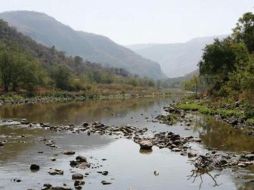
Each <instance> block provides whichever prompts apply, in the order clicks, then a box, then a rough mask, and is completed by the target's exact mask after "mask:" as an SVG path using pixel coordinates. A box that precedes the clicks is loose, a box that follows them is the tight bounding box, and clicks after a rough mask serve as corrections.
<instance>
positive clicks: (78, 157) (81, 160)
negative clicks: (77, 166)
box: [76, 156, 87, 162]
mask: <svg viewBox="0 0 254 190" xmlns="http://www.w3.org/2000/svg"><path fill="white" fill-rule="evenodd" d="M76 161H77V162H87V158H86V157H84V156H77V157H76Z"/></svg>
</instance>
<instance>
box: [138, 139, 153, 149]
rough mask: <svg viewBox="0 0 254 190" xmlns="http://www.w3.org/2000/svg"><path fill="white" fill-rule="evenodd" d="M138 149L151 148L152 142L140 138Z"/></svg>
mask: <svg viewBox="0 0 254 190" xmlns="http://www.w3.org/2000/svg"><path fill="white" fill-rule="evenodd" d="M139 145H140V149H143V150H152V147H153V143H152V142H151V141H150V140H141V141H140V142H139Z"/></svg>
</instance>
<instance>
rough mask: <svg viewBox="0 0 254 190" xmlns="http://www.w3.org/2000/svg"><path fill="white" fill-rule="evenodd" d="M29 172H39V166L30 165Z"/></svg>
mask: <svg viewBox="0 0 254 190" xmlns="http://www.w3.org/2000/svg"><path fill="white" fill-rule="evenodd" d="M30 170H31V171H33V172H36V171H39V170H40V166H39V165H37V164H31V166H30Z"/></svg>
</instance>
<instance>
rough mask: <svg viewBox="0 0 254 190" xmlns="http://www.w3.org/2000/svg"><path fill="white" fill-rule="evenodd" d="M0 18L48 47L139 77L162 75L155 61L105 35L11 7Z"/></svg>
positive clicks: (157, 77) (163, 76) (158, 77)
mask: <svg viewBox="0 0 254 190" xmlns="http://www.w3.org/2000/svg"><path fill="white" fill-rule="evenodd" d="M0 18H2V19H3V20H5V21H7V22H8V23H9V24H10V25H11V26H14V27H15V28H17V30H18V31H20V32H22V33H23V34H25V35H27V36H30V37H31V38H32V39H34V40H35V41H37V42H39V43H42V44H44V45H46V46H48V47H52V46H55V47H56V48H57V49H58V50H61V51H65V52H66V54H67V55H71V56H80V57H82V58H83V59H85V60H88V61H91V62H95V63H100V64H102V65H104V66H108V67H116V68H123V69H125V70H127V71H128V72H130V73H132V74H136V75H139V76H141V77H149V78H153V79H162V78H165V75H164V74H163V73H162V71H161V69H160V65H159V64H158V63H156V62H153V61H150V60H147V59H145V58H143V57H141V56H140V55H137V54H135V53H134V52H133V51H131V50H129V49H127V48H125V47H123V46H120V45H118V44H116V43H114V42H113V41H112V40H110V39H109V38H107V37H104V36H100V35H95V34H91V33H87V32H81V31H75V30H73V29H72V28H70V27H69V26H66V25H64V24H62V23H60V22H58V21H57V20H55V19H54V18H52V17H49V16H48V15H46V14H43V13H38V12H30V11H13V12H5V13H1V14H0Z"/></svg>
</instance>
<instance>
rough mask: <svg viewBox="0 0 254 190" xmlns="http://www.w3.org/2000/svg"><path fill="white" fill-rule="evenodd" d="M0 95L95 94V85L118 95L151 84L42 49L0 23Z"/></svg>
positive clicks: (115, 69) (126, 73) (76, 58)
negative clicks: (53, 91) (38, 91)
mask: <svg viewBox="0 0 254 190" xmlns="http://www.w3.org/2000/svg"><path fill="white" fill-rule="evenodd" d="M0 84H1V85H0V91H2V90H3V91H4V92H8V91H15V92H18V91H23V90H26V92H28V93H31V92H34V91H35V90H36V89H39V88H43V89H45V90H46V91H47V90H49V91H50V90H51V89H60V90H67V91H76V92H78V91H83V92H86V95H87V92H88V91H89V93H90V92H91V93H93V95H94V94H95V92H94V90H97V89H100V90H101V87H100V86H99V85H104V84H105V85H108V86H107V90H109V88H112V87H110V85H111V86H115V87H114V88H117V89H118V90H117V91H114V90H115V89H114V90H111V91H110V92H109V93H108V94H110V93H112V92H116V93H118V94H119V92H122V91H123V90H126V89H127V88H129V89H130V88H132V89H134V88H135V87H143V88H146V87H148V88H149V87H151V86H154V82H153V81H152V80H150V79H141V78H138V77H136V76H133V75H131V74H130V73H129V72H128V71H126V70H124V69H121V68H112V67H106V68H105V67H102V66H101V65H99V64H96V63H91V62H88V61H84V60H82V58H81V57H79V56H75V57H72V56H66V55H65V54H64V53H63V52H61V51H58V50H57V49H55V48H54V47H51V48H49V47H46V46H44V45H42V44H39V43H37V42H35V41H34V40H32V39H31V38H30V37H27V36H25V35H23V34H22V33H20V32H18V31H17V30H16V29H15V28H12V27H9V26H8V23H7V22H5V21H3V20H1V19H0ZM97 87H98V88H97ZM128 91H129V92H130V90H128Z"/></svg>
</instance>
